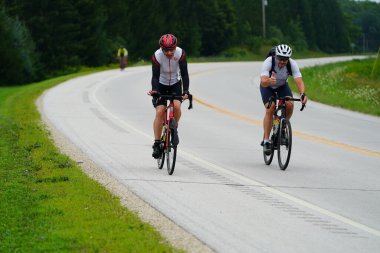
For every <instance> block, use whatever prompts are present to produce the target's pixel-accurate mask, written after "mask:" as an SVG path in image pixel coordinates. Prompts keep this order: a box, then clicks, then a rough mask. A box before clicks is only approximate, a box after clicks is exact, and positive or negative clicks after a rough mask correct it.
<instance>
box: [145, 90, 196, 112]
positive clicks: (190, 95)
mask: <svg viewBox="0 0 380 253" xmlns="http://www.w3.org/2000/svg"><path fill="white" fill-rule="evenodd" d="M151 96H152V97H155V98H162V99H164V100H174V99H182V96H178V95H175V94H172V95H161V94H160V93H159V92H157V93H154V94H151ZM187 96H188V99H189V107H188V108H187V109H188V110H190V109H192V108H193V95H192V94H190V93H189V94H187Z"/></svg>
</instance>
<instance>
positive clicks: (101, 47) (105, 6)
mask: <svg viewBox="0 0 380 253" xmlns="http://www.w3.org/2000/svg"><path fill="white" fill-rule="evenodd" d="M0 9H1V12H0V34H1V35H2V39H3V41H2V42H1V45H0V46H1V47H0V60H1V62H2V64H1V65H0V85H10V84H21V83H25V82H30V81H35V80H40V79H42V78H47V77H49V76H52V75H57V74H62V73H67V72H72V71H75V70H76V69H77V68H78V67H80V66H102V65H104V64H108V63H111V62H114V61H115V52H116V50H117V48H118V47H119V46H121V45H123V46H125V47H127V49H128V50H129V56H130V62H137V61H139V60H149V59H150V56H151V55H152V53H153V52H154V51H155V49H157V41H158V39H159V37H160V35H162V34H164V33H174V34H176V35H177V37H178V38H179V42H180V46H182V47H183V48H184V49H185V50H186V52H187V54H188V55H189V56H191V57H199V56H214V55H220V54H224V52H226V51H229V52H230V53H231V52H234V50H233V51H231V50H230V49H231V48H238V47H240V48H241V49H242V50H247V51H250V52H256V53H259V52H261V51H262V48H263V47H265V48H267V47H269V46H271V45H274V44H278V43H287V44H290V45H291V46H292V47H294V49H295V51H299V52H300V51H306V50H313V51H321V52H325V53H347V52H352V51H356V52H357V51H358V50H359V49H361V47H360V40H361V39H362V37H363V36H365V43H366V44H365V48H366V51H373V52H374V51H377V47H378V45H379V42H380V35H379V33H380V18H379V17H380V4H376V3H368V2H354V1H352V0H319V1H314V0H288V1H282V0H268V5H267V6H266V8H265V13H266V26H265V27H266V29H265V30H266V36H265V38H263V37H264V34H263V29H264V28H263V22H262V13H263V12H262V4H261V1H252V0H181V1H178V0H170V1H162V0H157V1H151V0H139V1H132V0H112V1H105V0H40V1H33V0H1V1H0ZM342 10H344V11H343V12H342ZM332 20H333V22H332ZM362 40H363V39H362Z"/></svg>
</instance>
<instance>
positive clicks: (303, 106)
mask: <svg viewBox="0 0 380 253" xmlns="http://www.w3.org/2000/svg"><path fill="white" fill-rule="evenodd" d="M305 107H306V104H302V107H301V109H300V111H301V112H302V111H303V109H305Z"/></svg>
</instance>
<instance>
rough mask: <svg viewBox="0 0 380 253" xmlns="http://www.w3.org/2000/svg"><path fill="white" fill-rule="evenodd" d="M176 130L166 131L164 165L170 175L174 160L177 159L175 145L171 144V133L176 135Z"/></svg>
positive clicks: (172, 170)
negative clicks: (166, 146) (166, 145)
mask: <svg viewBox="0 0 380 253" xmlns="http://www.w3.org/2000/svg"><path fill="white" fill-rule="evenodd" d="M176 134H177V133H176V131H173V130H171V131H168V135H167V136H166V138H167V141H168V148H167V150H166V167H167V170H168V174H169V175H172V174H173V172H174V168H175V162H176V159H177V145H173V143H172V138H173V135H176Z"/></svg>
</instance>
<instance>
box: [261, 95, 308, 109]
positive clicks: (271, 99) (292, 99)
mask: <svg viewBox="0 0 380 253" xmlns="http://www.w3.org/2000/svg"><path fill="white" fill-rule="evenodd" d="M277 100H282V101H301V99H299V98H292V97H280V98H277ZM274 101H276V98H275V97H274V96H272V97H270V98H269V103H268V105H267V108H268V109H269V108H270V107H271V105H272V103H273V102H274ZM305 107H306V104H302V107H301V109H300V111H303V109H305Z"/></svg>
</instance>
